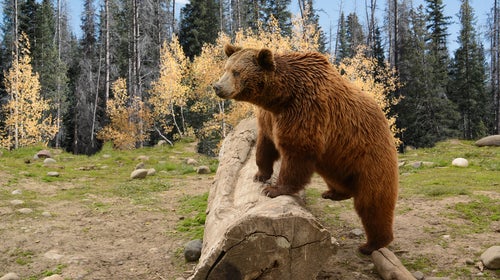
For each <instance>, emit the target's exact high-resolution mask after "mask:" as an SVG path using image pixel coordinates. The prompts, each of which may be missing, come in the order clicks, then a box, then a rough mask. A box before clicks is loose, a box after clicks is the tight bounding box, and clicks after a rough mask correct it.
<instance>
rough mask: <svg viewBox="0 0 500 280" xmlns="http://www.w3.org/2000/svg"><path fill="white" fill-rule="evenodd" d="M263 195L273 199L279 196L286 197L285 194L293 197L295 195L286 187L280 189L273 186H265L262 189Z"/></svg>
mask: <svg viewBox="0 0 500 280" xmlns="http://www.w3.org/2000/svg"><path fill="white" fill-rule="evenodd" d="M262 193H263V194H264V195H265V196H267V197H271V198H274V197H277V196H280V195H284V194H288V195H292V194H293V193H291V192H290V191H288V190H287V189H286V188H284V187H278V186H272V185H267V186H265V187H264V188H263V189H262Z"/></svg>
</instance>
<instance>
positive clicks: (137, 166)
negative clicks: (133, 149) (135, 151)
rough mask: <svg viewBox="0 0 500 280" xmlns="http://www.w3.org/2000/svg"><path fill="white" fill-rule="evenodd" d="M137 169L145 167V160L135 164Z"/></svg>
mask: <svg viewBox="0 0 500 280" xmlns="http://www.w3.org/2000/svg"><path fill="white" fill-rule="evenodd" d="M137 169H144V162H142V161H141V162H139V163H138V164H136V165H135V170H137Z"/></svg>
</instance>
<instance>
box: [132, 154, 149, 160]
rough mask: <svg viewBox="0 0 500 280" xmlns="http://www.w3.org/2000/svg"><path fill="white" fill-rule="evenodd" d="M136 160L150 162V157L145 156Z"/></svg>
mask: <svg viewBox="0 0 500 280" xmlns="http://www.w3.org/2000/svg"><path fill="white" fill-rule="evenodd" d="M135 160H141V161H148V160H149V157H148V156H145V155H140V156H138V157H136V158H135Z"/></svg>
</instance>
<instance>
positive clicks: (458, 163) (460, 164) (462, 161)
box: [451, 158, 469, 167]
mask: <svg viewBox="0 0 500 280" xmlns="http://www.w3.org/2000/svg"><path fill="white" fill-rule="evenodd" d="M451 165H453V166H458V167H467V166H469V161H468V160H466V159H465V158H456V159H454V160H453V161H452V162H451Z"/></svg>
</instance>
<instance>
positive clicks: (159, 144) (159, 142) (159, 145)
mask: <svg viewBox="0 0 500 280" xmlns="http://www.w3.org/2000/svg"><path fill="white" fill-rule="evenodd" d="M165 144H167V141H165V140H160V141H158V143H156V146H158V147H161V146H164V145H165Z"/></svg>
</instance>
